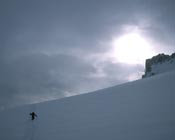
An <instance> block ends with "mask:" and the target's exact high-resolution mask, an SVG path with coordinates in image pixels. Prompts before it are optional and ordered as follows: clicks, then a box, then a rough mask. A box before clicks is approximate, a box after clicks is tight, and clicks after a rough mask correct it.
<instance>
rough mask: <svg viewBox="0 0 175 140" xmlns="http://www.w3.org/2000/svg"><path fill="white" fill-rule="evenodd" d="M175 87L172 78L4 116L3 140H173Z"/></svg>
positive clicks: (157, 78)
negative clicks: (35, 115)
mask: <svg viewBox="0 0 175 140" xmlns="http://www.w3.org/2000/svg"><path fill="white" fill-rule="evenodd" d="M174 83H175V72H170V73H164V74H159V75H157V76H153V77H150V78H146V79H142V80H138V81H135V82H131V83H127V84H123V85H119V86H115V87H111V88H107V89H103V90H99V91H96V92H93V93H89V94H84V95H79V96H74V97H69V98H64V99H61V100H55V101H50V102H45V103H40V104H35V105H28V106H23V107H20V108H16V109H12V110H7V111H3V112H1V113H0V140H174V139H175V84H174ZM32 111H35V112H36V113H37V115H38V117H37V119H36V120H34V121H31V118H30V115H29V113H30V112H32Z"/></svg>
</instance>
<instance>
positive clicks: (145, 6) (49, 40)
mask: <svg viewBox="0 0 175 140" xmlns="http://www.w3.org/2000/svg"><path fill="white" fill-rule="evenodd" d="M174 13H175V1H174V0H1V1H0V108H1V109H3V108H4V107H9V106H15V105H20V104H23V103H32V102H40V101H45V100H51V99H57V98H61V97H64V96H70V95H74V94H79V93H85V92H89V91H93V90H97V89H101V88H105V87H109V86H113V85H118V84H121V83H125V82H128V81H132V80H135V79H139V78H140V77H141V75H142V74H143V72H144V64H126V63H121V62H117V61H115V62H114V61H112V59H111V58H110V57H109V55H110V51H111V48H112V46H111V41H112V39H113V38H114V37H115V38H119V37H120V36H122V35H123V34H125V33H127V32H130V31H132V30H135V29H137V30H139V31H140V33H141V34H142V36H143V37H144V39H146V41H148V42H149V43H151V44H152V46H153V48H152V49H154V52H155V53H168V54H171V53H173V52H174V51H175V46H174V44H175V16H174Z"/></svg>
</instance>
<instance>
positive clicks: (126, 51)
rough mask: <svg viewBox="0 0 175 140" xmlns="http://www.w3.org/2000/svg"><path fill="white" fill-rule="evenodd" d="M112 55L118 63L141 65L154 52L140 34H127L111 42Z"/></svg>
mask: <svg viewBox="0 0 175 140" xmlns="http://www.w3.org/2000/svg"><path fill="white" fill-rule="evenodd" d="M112 55H113V57H114V58H115V59H116V60H115V61H117V62H120V63H127V64H143V63H144V62H145V59H147V58H150V57H152V56H153V55H155V52H154V50H153V48H152V46H151V45H150V44H149V43H148V42H147V41H146V39H144V38H143V37H142V36H141V35H140V34H138V33H128V34H125V35H123V36H121V37H119V38H114V39H113V40H112Z"/></svg>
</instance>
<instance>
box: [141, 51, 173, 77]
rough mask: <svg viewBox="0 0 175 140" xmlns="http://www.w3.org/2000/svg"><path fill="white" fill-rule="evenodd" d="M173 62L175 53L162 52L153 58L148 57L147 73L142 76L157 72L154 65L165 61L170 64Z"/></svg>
mask: <svg viewBox="0 0 175 140" xmlns="http://www.w3.org/2000/svg"><path fill="white" fill-rule="evenodd" d="M173 62H175V53H173V54H172V55H165V54H163V53H162V54H158V55H157V56H154V57H152V58H151V59H147V60H146V64H145V74H144V75H143V76H142V78H145V77H149V76H152V75H155V74H157V73H156V72H155V70H153V67H154V66H156V65H161V64H164V63H168V65H170V64H172V63H173ZM172 65H173V64H172Z"/></svg>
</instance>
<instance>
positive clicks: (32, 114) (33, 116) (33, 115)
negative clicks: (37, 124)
mask: <svg viewBox="0 0 175 140" xmlns="http://www.w3.org/2000/svg"><path fill="white" fill-rule="evenodd" d="M30 115H31V117H32V120H34V119H35V117H37V115H36V113H35V112H31V113H30Z"/></svg>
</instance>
